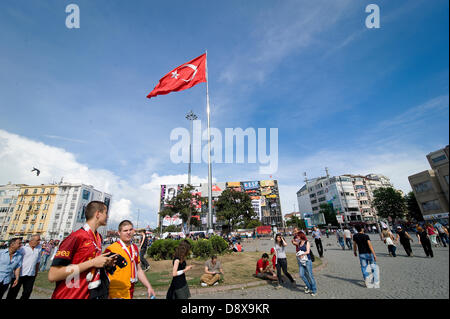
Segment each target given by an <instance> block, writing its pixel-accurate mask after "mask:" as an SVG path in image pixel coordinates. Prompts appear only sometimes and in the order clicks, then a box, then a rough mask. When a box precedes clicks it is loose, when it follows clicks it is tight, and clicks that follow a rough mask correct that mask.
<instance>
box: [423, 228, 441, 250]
mask: <svg viewBox="0 0 450 319" xmlns="http://www.w3.org/2000/svg"><path fill="white" fill-rule="evenodd" d="M425 227H426V231H427V233H428V236H430V240H431V243H432V244H433V245H434V247H438V246H439V244H438V242H437V239H436V237H437V235H438V232H437V231H436V229H434V227H433V226H432V225H431V224H426V225H425Z"/></svg>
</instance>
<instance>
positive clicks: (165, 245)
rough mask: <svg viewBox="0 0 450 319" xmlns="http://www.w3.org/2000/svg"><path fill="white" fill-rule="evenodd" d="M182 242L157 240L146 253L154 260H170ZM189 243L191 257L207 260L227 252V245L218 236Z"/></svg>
mask: <svg viewBox="0 0 450 319" xmlns="http://www.w3.org/2000/svg"><path fill="white" fill-rule="evenodd" d="M182 240H184V239H181V240H175V239H159V240H156V241H154V242H153V244H152V245H151V246H150V248H149V250H148V251H147V255H148V256H149V257H151V258H153V259H154V260H171V259H172V258H173V255H174V253H175V249H176V248H177V247H178V245H179V244H180V242H181V241H182ZM188 241H189V242H190V243H191V246H192V248H191V252H192V255H193V257H202V258H205V257H206V258H207V257H210V256H211V255H221V254H223V253H225V252H226V251H227V248H228V244H227V242H226V241H225V240H224V239H223V238H222V237H220V236H212V237H211V238H209V239H199V240H198V241H194V240H191V239H188Z"/></svg>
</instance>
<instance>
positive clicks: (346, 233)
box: [344, 229, 352, 238]
mask: <svg viewBox="0 0 450 319" xmlns="http://www.w3.org/2000/svg"><path fill="white" fill-rule="evenodd" d="M344 236H345V238H352V233H351V232H350V230H348V229H346V230H344Z"/></svg>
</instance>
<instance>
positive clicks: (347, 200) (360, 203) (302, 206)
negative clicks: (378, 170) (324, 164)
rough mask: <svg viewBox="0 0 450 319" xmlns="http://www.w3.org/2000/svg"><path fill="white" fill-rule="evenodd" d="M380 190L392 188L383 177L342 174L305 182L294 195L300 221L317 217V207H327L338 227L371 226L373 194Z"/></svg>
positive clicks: (374, 219) (374, 220)
mask: <svg viewBox="0 0 450 319" xmlns="http://www.w3.org/2000/svg"><path fill="white" fill-rule="evenodd" d="M380 187H392V184H391V183H390V181H389V179H388V178H387V177H386V176H383V175H377V174H369V175H365V176H363V175H352V174H346V175H341V176H331V177H330V176H326V177H318V178H314V179H311V180H307V181H306V183H305V185H304V186H303V187H302V188H301V189H300V190H299V191H298V192H297V201H298V205H299V211H300V213H301V214H302V216H303V217H304V216H308V217H311V216H313V217H314V216H315V215H316V214H318V213H319V211H320V205H322V204H326V203H328V204H331V205H332V206H333V209H334V210H335V212H336V216H337V218H338V221H339V222H340V223H355V222H365V223H367V224H373V223H375V222H376V210H375V208H374V207H373V205H372V201H373V192H374V190H375V189H377V188H380ZM311 213H312V215H311ZM314 220H320V219H319V218H314Z"/></svg>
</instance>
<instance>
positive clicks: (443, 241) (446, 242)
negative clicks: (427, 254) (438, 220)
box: [439, 233, 449, 247]
mask: <svg viewBox="0 0 450 319" xmlns="http://www.w3.org/2000/svg"><path fill="white" fill-rule="evenodd" d="M439 237H440V238H441V241H442V244H443V245H444V247H447V244H448V243H449V242H448V236H447V234H446V233H439Z"/></svg>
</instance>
